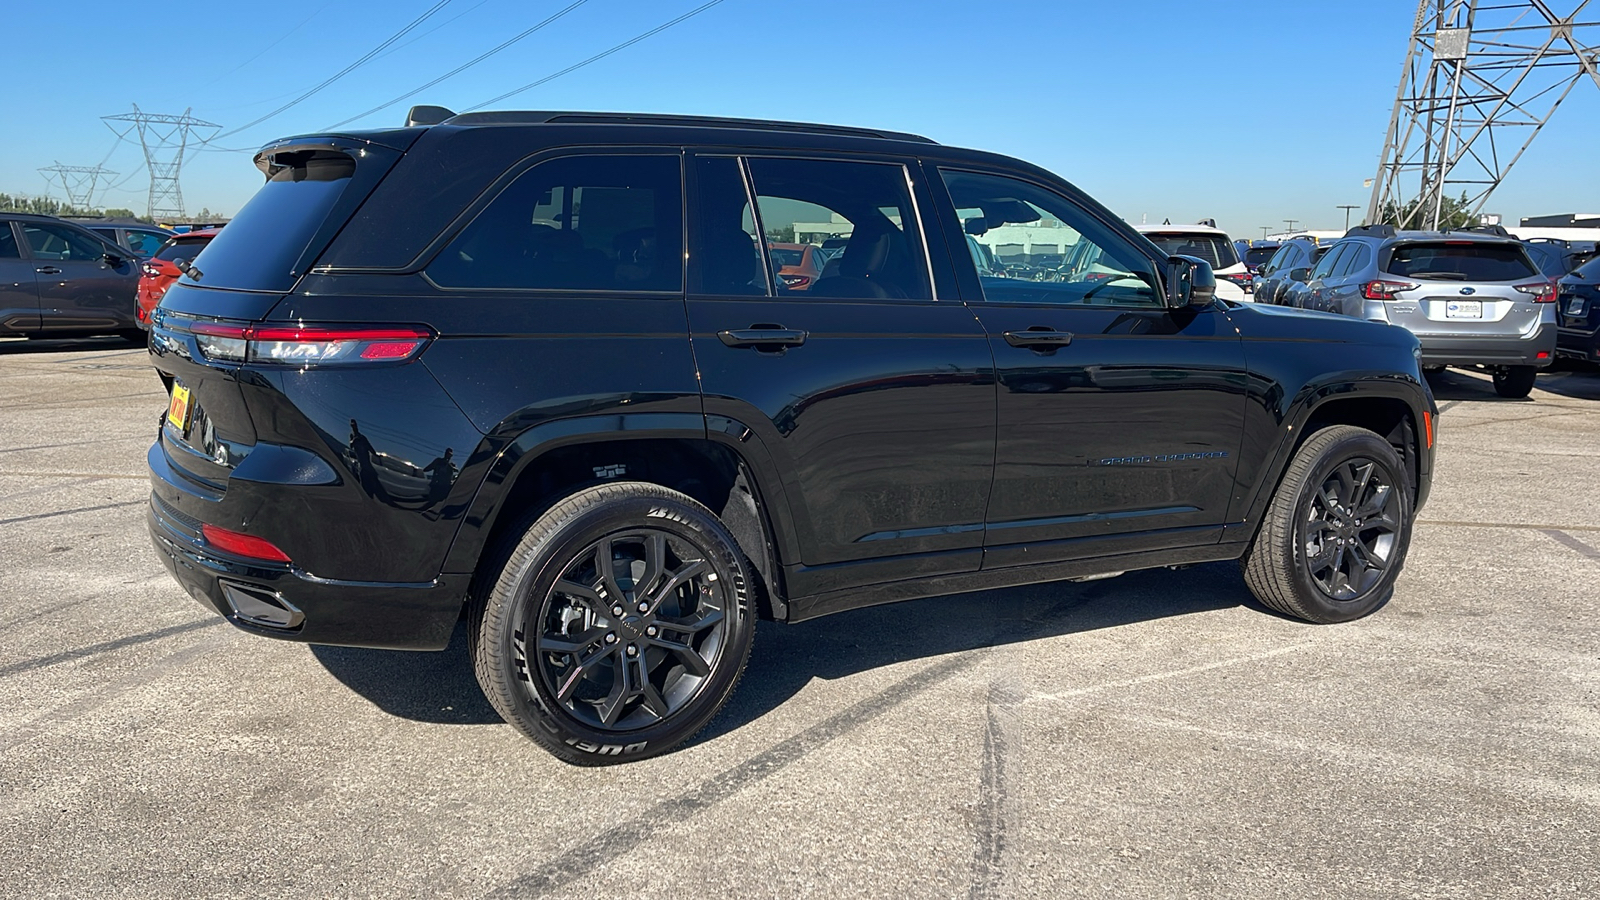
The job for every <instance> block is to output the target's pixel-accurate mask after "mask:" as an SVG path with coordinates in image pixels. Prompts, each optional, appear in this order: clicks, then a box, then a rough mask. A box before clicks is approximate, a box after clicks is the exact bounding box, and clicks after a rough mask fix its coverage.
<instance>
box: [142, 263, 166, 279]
mask: <svg viewBox="0 0 1600 900" xmlns="http://www.w3.org/2000/svg"><path fill="white" fill-rule="evenodd" d="M139 268H140V269H142V270H144V273H145V274H146V275H149V276H151V277H152V278H153V277H155V276H157V275H160V274H161V272H160V271H159V270H158V269H156V267H155V266H152V265H150V264H149V263H145V264H144V265H142V266H140V267H139Z"/></svg>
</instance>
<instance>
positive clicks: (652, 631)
mask: <svg viewBox="0 0 1600 900" xmlns="http://www.w3.org/2000/svg"><path fill="white" fill-rule="evenodd" d="M644 633H645V634H648V635H650V636H651V637H655V636H656V635H658V634H660V633H661V629H659V628H657V627H655V626H654V625H651V626H650V627H649V628H646V629H645V630H644Z"/></svg>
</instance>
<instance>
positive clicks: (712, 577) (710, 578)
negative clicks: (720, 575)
mask: <svg viewBox="0 0 1600 900" xmlns="http://www.w3.org/2000/svg"><path fill="white" fill-rule="evenodd" d="M706 580H707V581H716V580H717V573H715V572H712V573H711V574H710V575H707V576H706Z"/></svg>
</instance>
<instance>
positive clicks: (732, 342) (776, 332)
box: [717, 325, 806, 348]
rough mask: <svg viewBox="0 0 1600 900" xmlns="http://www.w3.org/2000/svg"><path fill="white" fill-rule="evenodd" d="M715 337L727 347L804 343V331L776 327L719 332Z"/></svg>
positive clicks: (776, 345) (758, 346) (794, 345)
mask: <svg viewBox="0 0 1600 900" xmlns="http://www.w3.org/2000/svg"><path fill="white" fill-rule="evenodd" d="M717 337H718V338H719V339H720V340H721V341H722V342H723V343H724V344H727V345H728V346H729V347H757V348H760V347H798V346H800V345H801V344H804V343H805V342H806V333H805V332H804V331H800V330H799V329H795V328H781V327H779V326H776V325H756V326H753V327H750V328H738V329H734V330H732V331H719V332H717Z"/></svg>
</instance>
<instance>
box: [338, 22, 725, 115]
mask: <svg viewBox="0 0 1600 900" xmlns="http://www.w3.org/2000/svg"><path fill="white" fill-rule="evenodd" d="M588 2H589V0H576V2H574V3H571V4H569V5H567V6H565V7H563V8H562V9H559V10H557V11H556V12H555V13H554V14H552V15H551V16H550V17H549V18H547V19H545V20H544V21H543V22H540V23H539V24H537V25H534V26H533V27H532V28H529V29H527V30H526V31H523V32H522V33H521V34H518V35H516V36H514V37H512V38H510V39H508V40H506V41H503V42H502V43H500V44H499V45H498V46H496V47H494V48H492V49H490V50H486V51H484V52H483V53H481V54H479V55H478V56H477V57H475V58H473V59H471V60H468V61H467V62H464V63H462V64H461V65H459V66H456V67H455V68H454V69H451V70H450V71H448V72H446V73H444V74H443V75H440V76H439V77H438V78H435V79H433V80H432V81H430V82H428V83H427V84H424V85H422V86H421V87H419V88H416V89H415V90H411V91H407V92H406V93H404V94H401V95H400V96H398V97H396V98H394V99H393V100H389V101H386V102H384V103H380V104H378V105H377V106H374V107H373V108H371V109H369V110H367V111H366V112H364V113H358V114H356V115H353V116H351V117H350V118H348V119H345V120H343V121H340V122H335V123H333V124H332V125H329V126H328V130H330V131H331V130H332V129H335V128H338V127H339V126H341V125H348V124H350V123H351V122H354V121H356V120H357V119H364V118H366V117H367V116H370V115H372V114H373V113H375V112H378V111H379V110H382V109H387V108H388V107H391V106H393V105H395V104H396V103H399V102H401V101H402V100H407V99H410V98H411V97H415V96H416V95H418V94H420V93H422V92H423V91H425V90H427V89H428V88H431V87H433V86H434V85H436V84H438V83H440V82H441V81H446V80H448V79H451V78H454V77H455V76H457V75H460V74H461V73H462V72H465V71H466V70H468V69H470V68H472V67H473V66H475V65H477V64H478V63H481V62H483V61H484V60H486V59H488V58H489V57H491V56H494V55H495V54H496V53H499V52H501V51H502V50H505V49H506V48H508V47H510V46H511V45H512V44H515V43H517V42H518V41H521V40H523V39H525V38H527V37H528V36H530V35H532V34H533V33H534V32H536V31H540V30H542V29H543V28H544V27H545V26H546V25H549V24H550V23H552V22H554V21H555V20H557V19H559V18H561V17H562V16H564V15H566V14H567V13H569V12H572V11H573V10H575V9H577V8H578V7H580V6H582V5H584V4H585V3H588ZM718 2H720V0H718Z"/></svg>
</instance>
